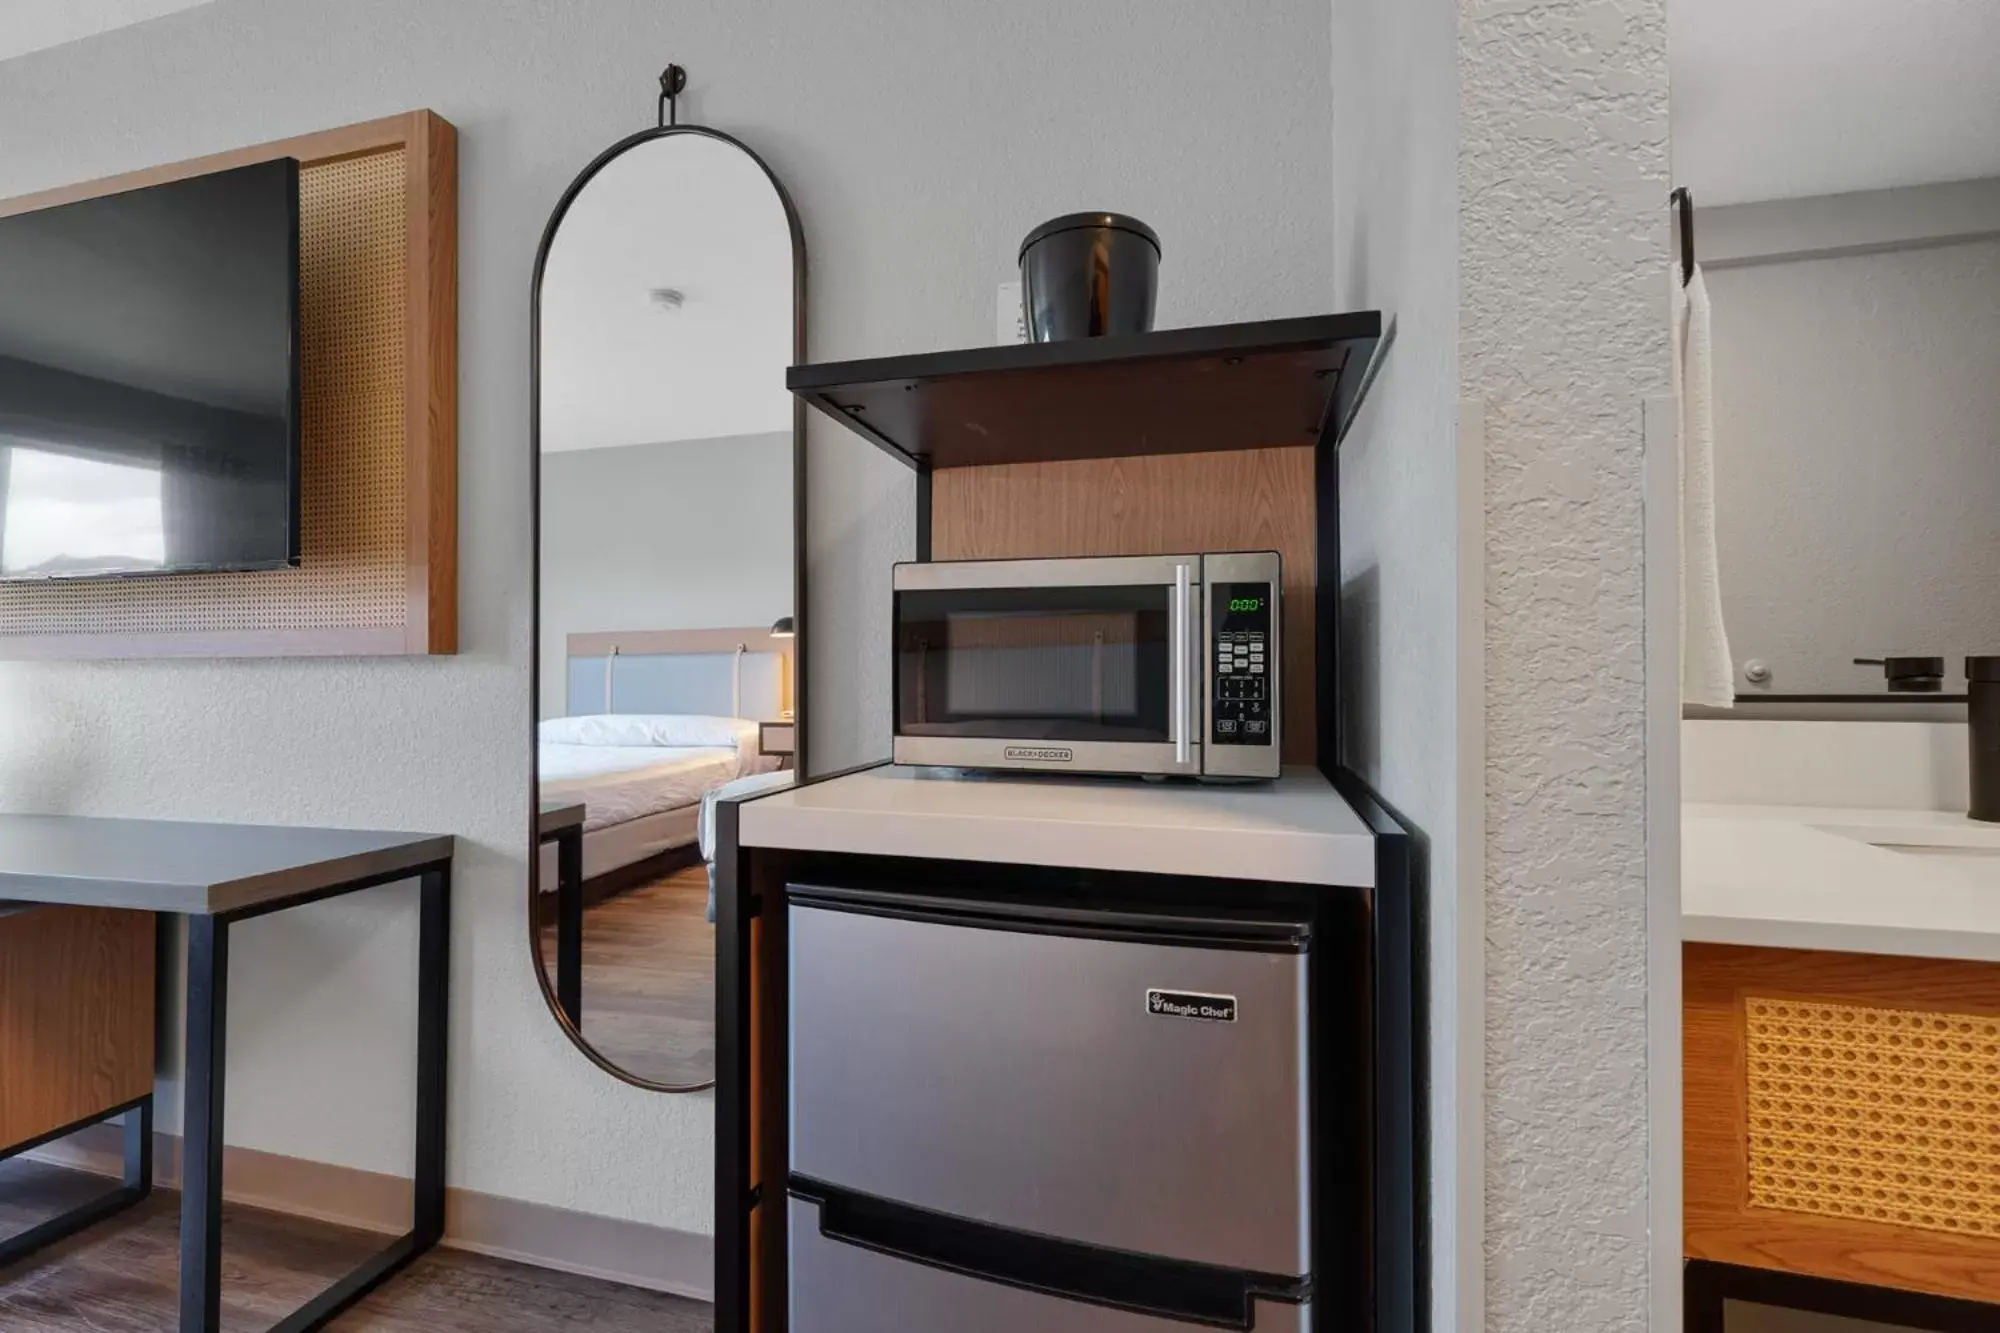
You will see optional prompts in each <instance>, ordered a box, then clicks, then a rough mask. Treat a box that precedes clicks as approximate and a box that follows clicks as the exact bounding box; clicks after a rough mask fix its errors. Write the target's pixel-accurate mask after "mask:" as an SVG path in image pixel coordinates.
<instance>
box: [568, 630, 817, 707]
mask: <svg viewBox="0 0 2000 1333" xmlns="http://www.w3.org/2000/svg"><path fill="white" fill-rule="evenodd" d="M795 642H796V640H793V639H774V638H772V637H771V632H770V630H769V629H768V628H766V627H762V626H759V627H757V628H755V629H669V630H635V631H632V632H630V633H613V632H593V633H588V634H572V635H570V636H569V640H568V657H569V673H568V692H567V711H568V713H569V715H570V716H572V717H577V716H581V715H584V714H589V713H699V714H708V715H710V716H714V717H748V718H756V719H759V720H773V719H776V718H778V717H780V716H781V715H782V714H783V712H784V710H785V709H787V708H790V707H791V704H792V699H791V680H792V670H791V667H792V645H793V644H794V643H795ZM739 647H740V648H741V650H742V651H741V652H739V651H738V649H739ZM607 689H608V692H609V696H610V697H609V698H608V699H607V698H606V693H607Z"/></svg>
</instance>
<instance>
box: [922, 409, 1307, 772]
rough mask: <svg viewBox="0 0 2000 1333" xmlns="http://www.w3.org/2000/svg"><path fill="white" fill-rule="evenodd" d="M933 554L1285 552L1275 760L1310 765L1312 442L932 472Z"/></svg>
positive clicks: (944, 556)
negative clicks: (1280, 719) (1280, 756)
mask: <svg viewBox="0 0 2000 1333" xmlns="http://www.w3.org/2000/svg"><path fill="white" fill-rule="evenodd" d="M931 486H932V500H931V555H932V556H933V558H935V559H938V560H998V559H1014V558H1019V557H1024V556H1081V555H1171V554H1176V553H1181V552H1194V551H1263V550H1273V551H1277V552H1278V553H1279V555H1280V556H1282V557H1283V559H1284V571H1285V572H1284V581H1285V586H1284V597H1285V605H1284V622H1283V625H1284V636H1285V649H1284V677H1285V678H1284V696H1283V697H1284V711H1285V716H1284V735H1283V738H1282V739H1283V746H1284V757H1285V762H1286V763H1291V764H1310V763H1312V762H1314V744H1315V736H1316V723H1315V712H1314V690H1313V674H1314V663H1315V660H1316V654H1315V652H1314V647H1313V586H1314V580H1315V574H1316V564H1317V562H1316V551H1317V546H1316V540H1317V538H1316V532H1315V528H1314V521H1315V512H1316V506H1315V505H1314V501H1313V451H1312V450H1311V449H1310V448H1290V449H1253V450H1243V451H1237V452H1231V453H1208V454H1168V455H1156V456H1146V457H1136V458H1107V459H1085V460H1081V461H1076V462H1063V463H1010V464H1006V465H1004V466H1000V467H971V468H948V469H945V470H943V471H940V472H937V473H936V474H934V475H933V477H932V481H931Z"/></svg>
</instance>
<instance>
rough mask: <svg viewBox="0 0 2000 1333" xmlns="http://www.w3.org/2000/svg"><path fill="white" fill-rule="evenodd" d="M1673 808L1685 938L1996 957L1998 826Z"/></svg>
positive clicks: (1892, 813) (1927, 816) (1931, 818)
mask: <svg viewBox="0 0 2000 1333" xmlns="http://www.w3.org/2000/svg"><path fill="white" fill-rule="evenodd" d="M1681 815H1682V817H1681V831H1682V837H1681V933H1682V938H1683V939H1686V940H1690V941H1698V942H1703V943H1711V944H1749V945H1759V946H1763V947H1766V948H1785V949H1828V950H1833V951H1837V952H1843V953H1874V954H1894V955H1901V956H1905V957H1913V958H1959V959H1969V960H1973V961H1977V962H2000V824H1983V823H1979V822H1977V821H1974V820H1971V819H1968V818H1966V817H1965V815H1963V814H1953V813H1946V812H1943V811H1935V810H1859V809H1842V808H1838V807H1829V806H1775V805H1768V806H1767V805H1687V806H1685V807H1683V808H1682V812H1681Z"/></svg>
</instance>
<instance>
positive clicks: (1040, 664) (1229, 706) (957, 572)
mask: <svg viewBox="0 0 2000 1333" xmlns="http://www.w3.org/2000/svg"><path fill="white" fill-rule="evenodd" d="M1279 575H1280V569H1279V561H1278V553H1277V552H1276V551H1237V552H1228V553H1220V554H1207V555H1154V556H1105V557H1088V558H1079V559H1065V560H953V561H930V562H924V563H918V564H901V565H897V566H896V586H895V603H896V611H895V615H896V631H895V633H896V652H895V700H896V714H895V725H896V741H895V759H896V762H897V763H899V764H941V765H949V766H951V767H956V768H993V769H1029V770H1040V771H1048V772H1067V773H1136V774H1146V775H1160V776H1183V777H1199V778H1234V779H1244V778H1275V777H1277V776H1278V736H1279V728H1280V723H1281V721H1282V717H1281V714H1280V704H1279V699H1280V697H1281V693H1282V690H1281V687H1280V682H1281V678H1282V668H1281V666H1280V662H1281V660H1282V656H1283V654H1282V647H1283V645H1282V643H1281V642H1280V629H1279V625H1280V622H1281V620H1282V617H1281V616H1280V614H1279V612H1280V591H1279V584H1280V577H1279Z"/></svg>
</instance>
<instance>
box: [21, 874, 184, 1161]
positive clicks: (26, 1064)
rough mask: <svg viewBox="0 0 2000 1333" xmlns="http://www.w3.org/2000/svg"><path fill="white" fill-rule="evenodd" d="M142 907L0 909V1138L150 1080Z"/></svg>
mask: <svg viewBox="0 0 2000 1333" xmlns="http://www.w3.org/2000/svg"><path fill="white" fill-rule="evenodd" d="M153 941H154V925H153V918H152V916H151V915H150V914H148V913H144V912H118V911H112V910H110V909H107V908H96V907H44V908H31V909H27V910H22V911H13V912H10V913H9V914H7V915H0V1148H5V1147H7V1146H9V1145H13V1144H19V1143H24V1142H26V1141H28V1140H30V1139H35V1138H39V1137H41V1136H42V1135H44V1134H47V1133H49V1132H50V1131H51V1130H55V1129H60V1128H61V1127H62V1126H64V1125H68V1124H73V1123H75V1122H76V1121H78V1120H82V1119H84V1118H85V1117H86V1116H92V1115H97V1114H99V1113H100V1112H103V1111H107V1110H109V1109H111V1108H112V1107H114V1106H120V1105H123V1104H124V1103H126V1102H130V1101H133V1100H135V1099H137V1098H139V1097H143V1096H145V1095H146V1094H147V1093H149V1092H151V1091H152V1090H153V964H154V952H153Z"/></svg>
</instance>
